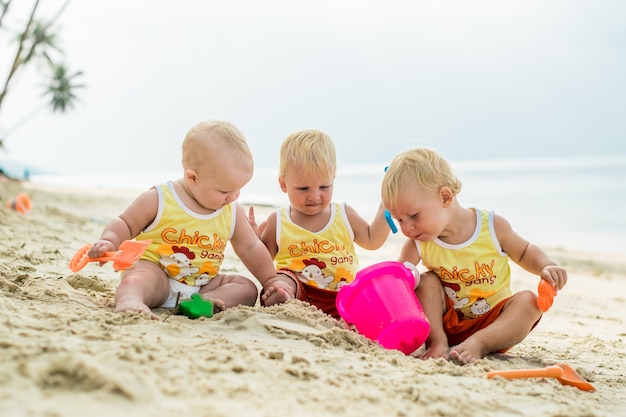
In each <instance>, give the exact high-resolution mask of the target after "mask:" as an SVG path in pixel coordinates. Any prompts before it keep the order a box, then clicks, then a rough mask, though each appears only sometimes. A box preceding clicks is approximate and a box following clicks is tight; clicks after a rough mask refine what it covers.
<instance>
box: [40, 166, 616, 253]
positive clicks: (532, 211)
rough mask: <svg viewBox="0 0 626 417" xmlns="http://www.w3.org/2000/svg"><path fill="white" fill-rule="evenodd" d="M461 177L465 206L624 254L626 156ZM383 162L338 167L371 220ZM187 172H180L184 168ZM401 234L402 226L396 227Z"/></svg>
mask: <svg viewBox="0 0 626 417" xmlns="http://www.w3.org/2000/svg"><path fill="white" fill-rule="evenodd" d="M450 162H451V164H452V166H453V168H454V169H455V171H456V173H457V175H458V176H459V178H460V179H461V181H462V182H463V189H462V191H461V193H460V194H459V195H458V199H459V201H460V203H461V204H462V205H463V206H466V207H478V208H481V209H485V210H494V211H495V212H496V213H498V214H500V215H502V216H504V217H505V218H506V219H507V220H508V221H509V222H510V223H511V225H512V226H513V228H514V230H515V231H516V232H517V233H518V234H520V235H521V236H523V237H524V238H526V239H528V240H530V241H531V242H533V243H536V244H538V245H540V246H543V247H551V248H564V249H571V250H581V251H591V252H602V253H610V254H615V255H618V256H623V255H624V254H626V250H624V248H622V247H621V244H622V243H623V239H624V238H626V214H625V213H626V155H618V156H611V157H587V158H584V157H581V158H542V159H505V160H502V159H499V160H473V161H450ZM384 167H385V166H384V164H380V165H377V164H372V165H340V166H339V167H338V172H337V178H336V180H335V192H334V200H335V201H345V202H347V203H348V204H349V205H351V206H352V207H354V208H355V209H356V211H357V212H358V213H359V214H360V215H361V216H362V217H364V218H365V219H367V220H370V219H371V218H372V217H373V216H374V214H375V212H376V209H377V207H378V203H379V201H380V182H381V180H382V177H383V175H384ZM181 171H182V170H181ZM181 171H176V172H157V173H145V174H106V175H82V174H81V175H74V176H68V175H65V176H63V175H31V181H32V182H33V183H39V184H45V185H53V186H61V187H64V186H65V187H71V188H76V189H81V188H82V189H93V190H99V191H107V190H111V192H114V191H125V192H126V191H131V192H137V193H138V192H140V191H142V190H145V189H146V188H148V187H149V186H151V185H153V184H156V183H159V182H163V181H164V180H167V179H175V178H178V177H179V176H180V175H181ZM277 175H278V171H277V168H276V167H257V168H256V170H255V175H254V177H253V179H252V181H251V182H250V183H249V184H247V185H246V187H244V189H243V190H242V192H241V196H240V198H239V201H240V203H242V204H243V205H249V204H258V205H283V204H286V203H287V202H288V200H287V197H286V195H285V194H284V193H282V191H281V190H280V188H279V186H278V180H277ZM399 233H400V232H399Z"/></svg>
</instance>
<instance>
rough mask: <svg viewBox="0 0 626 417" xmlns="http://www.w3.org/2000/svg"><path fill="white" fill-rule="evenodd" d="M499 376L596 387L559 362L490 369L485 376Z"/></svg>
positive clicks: (584, 388) (588, 389)
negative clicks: (540, 365) (551, 364)
mask: <svg viewBox="0 0 626 417" xmlns="http://www.w3.org/2000/svg"><path fill="white" fill-rule="evenodd" d="M496 376H501V377H504V378H508V379H514V378H556V379H557V381H559V382H560V383H561V384H563V385H571V386H574V387H576V388H578V389H581V390H583V391H595V390H596V389H595V388H594V387H593V385H591V384H590V383H589V382H587V380H585V378H583V377H582V376H580V375H579V374H578V372H576V371H575V370H574V369H572V368H571V367H570V366H569V365H566V364H564V363H559V364H556V365H553V366H547V367H545V368H539V369H508V370H504V371H490V372H489V373H488V374H487V378H490V379H491V378H493V377H496Z"/></svg>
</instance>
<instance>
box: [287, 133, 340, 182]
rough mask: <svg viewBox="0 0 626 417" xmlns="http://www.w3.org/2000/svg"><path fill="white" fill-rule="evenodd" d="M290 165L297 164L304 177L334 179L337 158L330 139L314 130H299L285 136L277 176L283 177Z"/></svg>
mask: <svg viewBox="0 0 626 417" xmlns="http://www.w3.org/2000/svg"><path fill="white" fill-rule="evenodd" d="M291 164H297V166H298V169H299V170H300V171H301V172H302V173H303V174H304V175H306V176H308V175H311V174H319V175H321V176H332V177H333V178H334V177H335V172H336V171H337V156H336V153H335V145H334V144H333V141H332V139H331V138H330V136H328V135H327V134H326V133H324V132H320V131H319V130H315V129H305V130H300V131H298V132H294V133H292V134H291V135H289V136H287V138H286V139H285V140H284V141H283V144H282V145H281V147H280V166H279V175H280V176H283V175H285V170H286V169H287V167H289V166H290V165H291Z"/></svg>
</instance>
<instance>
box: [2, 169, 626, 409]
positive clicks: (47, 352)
mask: <svg viewBox="0 0 626 417" xmlns="http://www.w3.org/2000/svg"><path fill="white" fill-rule="evenodd" d="M22 191H25V192H27V193H28V194H29V195H30V197H31V199H32V204H33V209H32V211H31V212H30V213H28V214H27V215H22V214H19V213H17V212H15V211H13V210H10V209H7V208H5V202H6V201H7V200H9V199H10V198H12V197H13V196H15V195H16V194H17V193H19V192H22ZM133 197H134V195H123V194H120V195H116V196H111V195H110V194H109V193H105V192H98V191H97V190H95V191H94V190H91V191H90V192H89V193H87V192H81V191H80V190H61V189H52V188H51V187H46V188H43V187H41V186H36V185H33V184H31V183H24V182H18V181H11V180H5V181H1V182H0V202H1V203H2V205H1V207H0V326H1V327H0V364H1V366H0V415H1V416H46V417H57V416H59V417H60V416H83V417H86V416H122V415H123V416H148V415H155V416H162V417H163V416H194V417H201V416H218V417H219V416H224V417H226V416H228V417H232V416H268V417H269V416H316V417H322V416H346V417H363V416H398V417H401V416H470V415H483V416H581V417H582V416H617V415H623V414H624V413H625V412H626V376H625V375H626V371H625V370H626V347H625V343H624V339H626V323H625V321H626V320H625V318H624V313H625V312H626V260H625V259H615V257H610V256H607V255H603V254H601V253H580V252H572V251H568V250H564V249H562V248H544V249H545V250H546V251H547V252H548V253H549V254H550V255H551V256H553V257H554V258H555V259H556V260H557V261H558V262H560V263H561V264H562V265H563V266H565V267H566V268H567V269H568V273H569V283H568V285H567V286H566V287H565V289H564V290H563V291H562V292H561V293H559V295H558V296H557V297H556V299H555V303H554V305H553V306H552V308H551V309H550V310H549V311H548V312H547V313H546V314H545V315H544V317H543V318H542V320H541V322H540V323H539V325H538V326H537V327H536V328H535V330H534V331H533V332H532V333H531V334H530V336H529V337H528V338H527V339H526V340H524V341H523V342H522V343H521V344H519V345H517V346H515V347H514V348H513V349H511V350H510V351H509V352H507V353H506V354H501V355H492V356H488V357H486V358H485V359H482V360H480V361H478V362H477V363H476V364H474V365H469V366H460V365H457V364H455V363H453V362H449V361H445V360H429V361H423V360H420V359H418V358H416V357H415V356H405V355H404V354H402V353H401V352H399V351H393V350H386V349H384V348H382V347H380V346H378V345H377V344H375V343H373V342H371V341H369V340H368V339H366V338H365V337H363V336H361V335H359V334H358V333H356V332H352V331H349V330H344V329H343V328H342V327H340V326H339V323H338V322H337V321H335V320H333V319H331V318H330V317H328V316H325V315H324V314H322V313H320V312H319V311H317V310H316V309H314V308H311V307H309V306H306V305H305V304H302V303H300V302H298V301H292V302H289V303H286V304H284V305H281V306H276V307H271V308H263V307H260V306H258V305H257V306H255V307H237V308H232V309H229V310H227V311H224V312H222V313H219V314H217V315H215V316H214V317H212V318H200V319H197V320H191V319H189V318H187V317H185V316H179V315H171V314H169V312H168V311H167V310H163V309H157V310H155V312H156V313H157V314H158V315H159V316H160V317H161V320H160V321H155V320H150V319H149V318H148V317H147V316H145V315H140V314H135V313H123V314H118V313H113V312H112V307H113V294H114V291H115V287H116V285H117V283H118V281H119V275H118V274H117V273H116V272H114V271H113V269H112V267H111V265H110V264H106V265H104V266H103V267H99V266H97V265H96V264H89V265H87V266H86V267H85V268H84V269H82V270H81V271H79V272H78V273H72V272H71V271H70V270H69V267H68V262H69V260H70V258H71V257H72V255H73V254H74V253H75V251H76V250H77V249H78V248H80V247H81V246H82V245H84V244H85V243H90V242H92V241H94V240H95V239H96V238H97V237H98V236H99V234H100V231H101V229H102V227H103V225H104V224H105V223H106V222H107V221H108V220H109V219H110V218H112V217H113V216H116V215H117V214H119V212H120V211H121V210H122V209H123V208H125V207H126V205H127V204H128V203H129V202H130V201H131V199H132V198H133ZM270 209H271V208H270V207H257V216H259V218H265V216H266V214H267V213H268V212H269V210H270ZM590 238H591V237H590ZM401 240H402V238H401V237H400V236H397V235H392V236H391V237H390V238H389V240H388V242H387V243H386V244H385V246H384V247H383V248H382V249H380V250H378V251H374V252H368V251H361V252H360V256H361V266H362V267H364V266H367V265H371V264H373V263H376V262H380V261H386V260H395V259H396V257H397V253H398V248H399V246H400V242H401ZM536 243H538V244H541V242H536ZM224 268H225V269H226V270H235V271H239V272H241V273H244V274H246V275H248V276H250V275H249V274H248V273H247V271H246V270H245V268H244V267H243V264H242V263H241V262H240V261H239V260H238V259H237V258H236V256H235V255H234V254H233V253H232V252H229V255H227V258H226V261H225V264H224ZM513 283H514V290H519V289H533V290H536V287H537V283H538V278H537V277H534V276H531V275H530V274H528V273H526V272H524V271H522V270H520V269H519V268H516V267H514V275H513ZM417 353H419V351H418V352H417ZM557 363H567V364H569V365H570V366H571V367H572V368H574V369H575V370H576V371H577V372H578V373H579V374H580V375H581V376H583V377H584V378H585V379H587V380H588V381H589V382H591V383H592V384H593V386H594V387H595V388H596V391H595V392H587V391H582V390H580V389H578V388H576V387H572V386H568V385H562V384H560V383H559V382H558V381H557V380H556V379H554V378H546V379H544V378H533V379H517V380H507V379H503V378H495V379H487V377H486V375H487V372H488V371H490V370H497V369H523V368H543V367H546V366H550V365H554V364H557Z"/></svg>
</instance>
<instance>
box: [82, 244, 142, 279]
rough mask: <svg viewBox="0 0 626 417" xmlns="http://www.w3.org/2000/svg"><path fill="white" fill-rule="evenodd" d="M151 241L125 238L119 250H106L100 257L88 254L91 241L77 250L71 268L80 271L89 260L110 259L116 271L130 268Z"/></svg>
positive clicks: (104, 260)
mask: <svg viewBox="0 0 626 417" xmlns="http://www.w3.org/2000/svg"><path fill="white" fill-rule="evenodd" d="M150 243H152V240H125V241H123V242H122V244H121V245H120V247H119V249H118V250H117V251H115V252H105V253H104V256H101V257H99V258H90V257H88V256H87V251H88V250H89V248H90V247H91V243H88V244H86V245H85V246H83V247H82V248H80V249H79V250H78V252H76V254H75V255H74V257H73V258H72V260H71V261H70V269H71V270H72V272H78V271H80V270H81V269H83V268H84V267H85V265H87V262H108V261H113V269H114V270H116V271H120V270H122V269H128V268H130V267H131V266H132V265H133V264H134V263H135V262H137V260H138V259H139V258H140V257H141V255H142V254H143V253H144V251H145V250H146V247H147V246H148V245H149V244H150Z"/></svg>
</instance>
